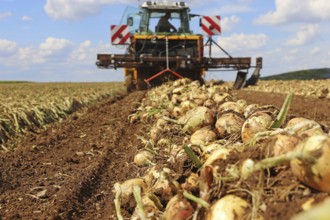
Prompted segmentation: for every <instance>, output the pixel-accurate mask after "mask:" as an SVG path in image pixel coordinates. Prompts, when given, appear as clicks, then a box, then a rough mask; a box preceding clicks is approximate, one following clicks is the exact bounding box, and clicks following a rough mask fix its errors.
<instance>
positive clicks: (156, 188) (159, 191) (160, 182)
mask: <svg viewBox="0 0 330 220" xmlns="http://www.w3.org/2000/svg"><path fill="white" fill-rule="evenodd" d="M170 172H171V171H170V170H169V169H167V168H164V169H163V171H161V172H160V175H159V178H158V179H157V181H156V183H155V184H154V185H153V187H152V192H153V193H154V194H155V195H157V196H159V197H160V200H161V201H169V200H170V199H171V198H172V197H173V196H174V195H175V194H176V193H177V191H178V188H179V184H178V183H177V182H176V181H174V180H173V179H172V178H171V176H170Z"/></svg>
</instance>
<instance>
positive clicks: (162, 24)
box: [157, 12, 177, 32]
mask: <svg viewBox="0 0 330 220" xmlns="http://www.w3.org/2000/svg"><path fill="white" fill-rule="evenodd" d="M170 18H171V12H166V13H165V15H164V16H162V17H161V18H160V19H159V21H158V24H157V31H158V32H171V29H173V31H174V32H177V29H176V28H175V27H174V26H173V25H172V24H171V23H170V22H169V20H168V19H170Z"/></svg>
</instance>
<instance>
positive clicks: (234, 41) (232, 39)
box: [218, 34, 268, 52]
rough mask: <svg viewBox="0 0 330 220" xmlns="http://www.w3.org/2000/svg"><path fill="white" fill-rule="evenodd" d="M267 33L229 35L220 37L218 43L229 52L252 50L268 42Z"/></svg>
mask: <svg viewBox="0 0 330 220" xmlns="http://www.w3.org/2000/svg"><path fill="white" fill-rule="evenodd" d="M267 41H268V37H267V36H266V35H265V34H233V35H231V36H229V37H220V38H219V40H218V43H219V45H220V46H221V47H223V48H224V49H225V50H227V51H229V52H236V51H251V50H255V49H258V48H261V47H263V46H265V45H266V44H267Z"/></svg>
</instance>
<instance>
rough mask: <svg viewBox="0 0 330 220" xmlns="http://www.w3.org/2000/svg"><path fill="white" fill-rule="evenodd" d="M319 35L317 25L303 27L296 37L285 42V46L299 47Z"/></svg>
mask: <svg viewBox="0 0 330 220" xmlns="http://www.w3.org/2000/svg"><path fill="white" fill-rule="evenodd" d="M318 33H319V25H318V24H309V25H307V26H303V27H301V28H300V30H299V31H298V32H297V34H296V36H295V37H294V38H292V39H290V40H288V41H287V45H290V46H300V45H304V44H306V43H309V42H311V41H312V40H313V39H314V37H315V36H317V34H318Z"/></svg>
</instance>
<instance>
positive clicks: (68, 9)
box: [44, 0, 132, 20]
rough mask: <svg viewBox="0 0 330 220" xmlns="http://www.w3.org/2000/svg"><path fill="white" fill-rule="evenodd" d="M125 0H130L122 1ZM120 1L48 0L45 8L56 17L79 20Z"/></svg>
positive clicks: (50, 14) (51, 15)
mask: <svg viewBox="0 0 330 220" xmlns="http://www.w3.org/2000/svg"><path fill="white" fill-rule="evenodd" d="M125 2H129V1H125V0H122V1H120V3H122V4H124V3H125ZM130 2H131V3H132V1H130ZM118 3H119V1H117V0H47V2H46V4H45V6H44V9H45V11H46V13H47V14H48V15H49V16H50V17H52V18H54V19H64V20H77V19H81V18H84V17H86V16H91V15H96V14H98V13H99V12H100V10H101V7H102V6H104V5H110V4H118Z"/></svg>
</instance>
